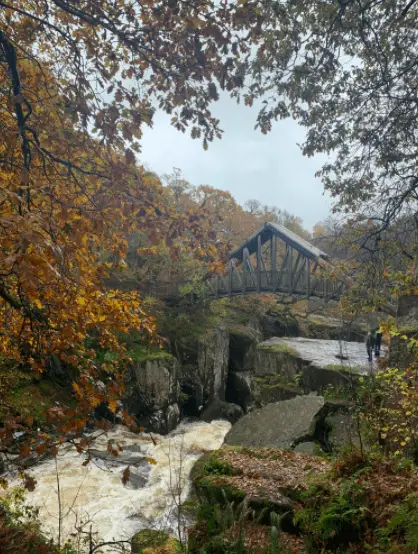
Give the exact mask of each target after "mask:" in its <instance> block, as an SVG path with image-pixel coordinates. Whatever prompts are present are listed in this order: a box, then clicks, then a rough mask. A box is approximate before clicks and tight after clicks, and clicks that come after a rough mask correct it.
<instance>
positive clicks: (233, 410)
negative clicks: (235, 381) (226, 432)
mask: <svg viewBox="0 0 418 554" xmlns="http://www.w3.org/2000/svg"><path fill="white" fill-rule="evenodd" d="M243 415H244V412H243V410H242V408H241V406H238V405H237V404H232V403H231V402H224V401H223V400H219V399H215V400H213V401H212V402H211V403H210V404H209V406H207V408H205V410H204V411H203V412H202V415H201V416H200V419H201V420H202V421H207V422H208V423H210V422H211V421H213V420H214V419H226V420H227V421H230V422H231V423H235V422H236V421H238V419H239V418H240V417H242V416H243Z"/></svg>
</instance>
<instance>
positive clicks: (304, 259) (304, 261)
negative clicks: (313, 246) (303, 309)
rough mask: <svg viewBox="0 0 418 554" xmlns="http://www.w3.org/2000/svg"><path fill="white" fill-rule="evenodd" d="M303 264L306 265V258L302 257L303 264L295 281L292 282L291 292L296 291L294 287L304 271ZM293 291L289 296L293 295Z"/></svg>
mask: <svg viewBox="0 0 418 554" xmlns="http://www.w3.org/2000/svg"><path fill="white" fill-rule="evenodd" d="M305 264H306V258H305V257H304V258H303V263H302V265H301V266H300V269H299V271H298V273H297V275H296V279H295V280H294V282H293V290H296V287H297V286H298V283H299V279H300V276H301V275H302V271H303V270H304V269H305ZM293 290H291V291H290V294H292V293H293Z"/></svg>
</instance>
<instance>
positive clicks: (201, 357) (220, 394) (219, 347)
mask: <svg viewBox="0 0 418 554" xmlns="http://www.w3.org/2000/svg"><path fill="white" fill-rule="evenodd" d="M228 361H229V333H228V331H227V330H225V329H222V328H220V329H214V330H213V331H212V332H211V333H209V334H208V335H207V336H206V337H205V338H204V339H203V340H202V341H201V343H200V345H199V353H198V361H197V375H198V377H199V380H200V382H201V384H202V388H203V393H204V397H206V398H208V399H209V398H220V399H221V400H223V399H224V398H225V387H226V378H227V375H228Z"/></svg>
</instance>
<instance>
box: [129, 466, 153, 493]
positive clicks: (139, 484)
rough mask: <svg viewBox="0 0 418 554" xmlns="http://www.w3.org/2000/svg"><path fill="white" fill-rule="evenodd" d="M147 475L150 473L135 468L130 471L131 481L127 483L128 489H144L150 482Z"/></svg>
mask: <svg viewBox="0 0 418 554" xmlns="http://www.w3.org/2000/svg"><path fill="white" fill-rule="evenodd" d="M147 473H149V471H146V470H138V469H135V468H132V469H130V475H129V480H128V481H127V483H126V485H125V486H126V487H127V488H128V489H135V490H137V489H142V488H143V487H145V485H146V484H147V482H148V475H147Z"/></svg>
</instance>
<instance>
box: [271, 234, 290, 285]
mask: <svg viewBox="0 0 418 554" xmlns="http://www.w3.org/2000/svg"><path fill="white" fill-rule="evenodd" d="M288 257H289V248H288V247H287V245H286V254H285V255H284V258H283V261H282V265H281V266H280V269H279V273H278V275H277V281H276V285H275V287H274V288H273V292H276V291H277V289H278V288H279V286H280V284H281V282H282V277H283V274H284V271H285V269H286V267H287V260H288Z"/></svg>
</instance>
